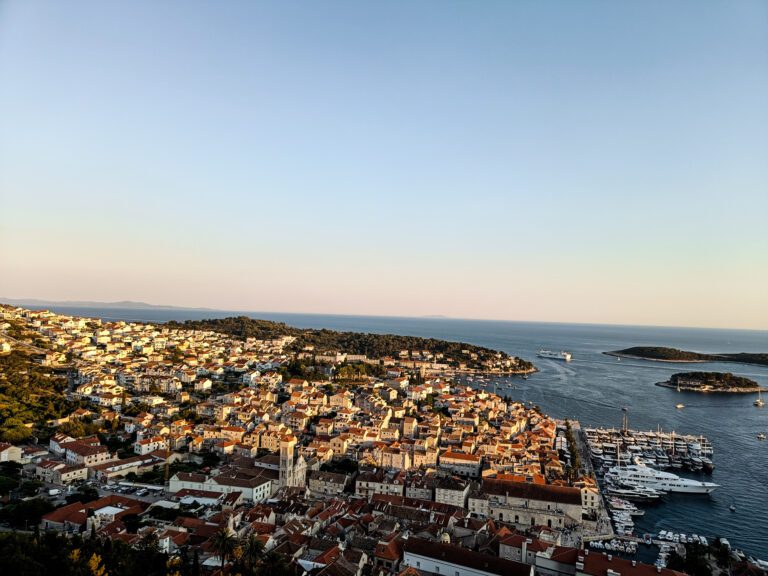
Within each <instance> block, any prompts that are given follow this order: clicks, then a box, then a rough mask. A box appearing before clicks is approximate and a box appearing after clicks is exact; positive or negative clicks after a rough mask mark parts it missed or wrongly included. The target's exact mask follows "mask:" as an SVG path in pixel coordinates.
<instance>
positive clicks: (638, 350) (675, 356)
mask: <svg viewBox="0 0 768 576" xmlns="http://www.w3.org/2000/svg"><path fill="white" fill-rule="evenodd" d="M604 354H607V355H608V356H616V357H619V358H637V359H640V360H654V361H656V362H739V363H741V364H757V365H758V366H768V353H764V352H735V353H722V354H703V353H701V352H689V351H687V350H678V349H677V348H666V347H663V346H635V347H633V348H625V349H624V350H614V351H613V352H604Z"/></svg>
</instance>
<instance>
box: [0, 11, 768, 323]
mask: <svg viewBox="0 0 768 576" xmlns="http://www.w3.org/2000/svg"><path fill="white" fill-rule="evenodd" d="M767 21H768V4H766V3H765V2H759V1H748V0H747V1H744V2H738V3H729V2H711V3H700V2H696V1H693V0H688V1H681V2H676V3H672V4H670V3H665V2H655V1H651V2H642V3H639V2H638V3H634V2H622V3H610V2H603V1H597V0H594V1H586V2H579V3H573V2H566V1H553V2H547V3H541V2H533V1H521V2H514V3H507V2H495V1H488V2H484V3H465V2H453V1H444V2H430V1H426V2H422V3H411V2H401V1H395V2H389V3H386V4H366V3H362V4H361V3H354V2H348V1H340V0H339V1H329V2H324V3H322V4H314V3H285V2H263V3H262V2H260V3H249V2H242V1H233V2H228V3H226V5H225V6H222V5H220V4H219V3H212V2H204V1H196V2H185V3H183V4H182V3H178V2H165V3H161V4H158V3H155V2H149V1H136V2H130V3H121V2H109V3H104V2H96V1H91V0H82V1H74V2H67V3H60V2H53V1H50V0H49V1H45V0H42V1H40V2H23V1H20V0H9V1H6V2H3V3H2V4H0V85H1V86H3V89H2V90H0V126H2V127H3V129H2V130H0V294H3V295H6V296H7V297H11V296H20V297H23V298H36V299H53V300H93V301H107V302H108V301H120V300H126V299H131V300H139V301H145V302H165V303H168V304H169V305H172V306H182V307H192V308H194V307H200V306H202V307H206V308H213V309H217V310H255V311H258V310H262V311H266V310H279V311H281V312H285V313H312V314H342V315H363V316H364V315H377V316H406V317H425V316H434V315H442V316H448V317H452V318H467V319H487V320H511V321H522V322H564V323H588V324H620V325H643V326H675V327H709V328H743V329H753V330H754V329H757V330H765V329H768V297H767V296H766V286H768V162H766V158H768V106H766V105H765V103H766V102H768V56H767V55H768V27H766V26H765V23H766V22H767Z"/></svg>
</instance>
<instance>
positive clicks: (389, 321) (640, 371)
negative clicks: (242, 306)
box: [52, 306, 768, 558]
mask: <svg viewBox="0 0 768 576" xmlns="http://www.w3.org/2000/svg"><path fill="white" fill-rule="evenodd" d="M52 310H53V311H55V312H58V313H62V314H71V315H77V316H91V317H99V318H103V319H105V320H107V319H108V320H116V319H121V320H134V321H146V322H164V321H167V320H180V321H181V320H187V319H189V320H196V319H203V318H216V317H219V318H222V317H226V316H233V315H241V314H242V315H247V316H251V317H253V318H263V319H266V320H275V321H280V322H286V323H288V324H290V325H292V326H297V327H302V328H329V329H332V330H351V331H360V332H374V333H392V334H403V335H410V336H424V337H434V338H443V339H446V340H458V341H463V342H468V343H472V344H477V345H481V346H487V347H490V348H494V349H498V350H503V351H505V352H508V353H510V354H513V355H517V356H521V357H523V358H525V359H527V360H532V361H533V362H534V363H535V364H536V366H537V367H538V368H539V370H540V371H539V372H537V373H536V374H533V375H531V376H530V377H529V378H528V379H527V380H524V379H522V378H514V379H513V380H512V382H513V385H514V387H515V388H508V389H507V390H502V389H499V392H500V393H501V392H504V393H505V394H507V395H509V396H511V397H512V398H514V399H515V400H521V401H531V402H533V403H535V404H537V405H539V406H541V407H542V408H543V409H544V411H545V412H547V413H548V414H550V415H551V416H553V417H555V418H570V419H574V420H579V421H580V422H581V424H582V425H583V426H615V427H619V426H620V425H621V418H622V410H621V409H622V407H626V408H627V409H628V411H629V419H630V427H631V428H633V429H646V430H648V429H652V430H656V429H657V428H662V429H664V430H674V431H676V432H679V433H683V434H696V435H699V434H700V435H704V436H706V437H707V438H709V440H710V441H711V442H712V444H713V446H714V450H715V455H714V462H715V471H714V473H713V474H712V475H711V481H713V482H716V483H718V484H720V488H718V489H717V490H716V491H715V492H714V493H713V494H711V495H705V496H693V495H668V496H666V497H665V501H664V502H663V503H660V504H658V505H655V506H652V507H649V508H648V509H647V510H648V511H647V513H646V515H645V516H644V517H642V518H641V520H640V521H639V522H638V523H637V528H636V530H637V532H638V533H641V534H642V533H643V532H658V531H659V530H662V529H665V530H674V531H675V532H685V533H687V534H691V533H697V534H702V535H707V536H715V535H717V536H723V537H726V538H728V539H729V540H730V542H731V544H732V545H734V546H736V547H739V548H742V549H743V550H744V551H745V552H747V553H748V554H752V555H755V556H758V557H762V558H768V535H767V534H768V515H767V514H766V510H768V443H766V442H760V441H758V440H757V438H756V436H757V434H758V432H768V409H765V408H763V409H760V408H756V407H754V406H753V405H752V402H753V400H754V399H755V397H754V396H753V395H742V394H737V395H725V394H709V395H705V394H696V393H686V392H676V391H675V390H673V389H667V388H661V387H658V386H655V385H654V383H655V382H659V381H662V380H666V379H667V378H668V377H669V375H670V374H672V373H674V372H680V371H686V370H691V369H695V370H703V371H720V372H732V373H734V374H737V375H740V376H747V377H749V378H752V379H753V380H756V381H757V382H759V383H760V384H761V385H763V386H768V367H762V366H752V365H747V364H735V363H716V362H713V363H702V364H695V365H691V364H666V363H656V362H649V361H643V360H630V359H622V360H621V361H617V360H616V359H615V358H613V357H610V356H606V355H604V354H603V352H606V351H610V350H618V349H622V348H627V347H630V346H670V347H675V348H680V349H684V350H692V351H696V352H705V353H707V352H709V353H714V352H768V332H767V331H756V330H716V329H701V328H667V327H649V326H615V325H593V324H557V323H535V322H506V321H484V320H458V319H444V318H398V317H380V316H339V315H321V314H292V313H270V312H237V311H210V310H193V309H137V310H132V309H109V308H82V307H67V306H60V307H53V308H52ZM540 348H548V349H551V350H567V351H569V352H571V353H572V354H573V358H574V359H573V361H572V362H570V363H564V362H561V361H558V360H548V359H542V358H536V351H537V350H538V349H540ZM677 403H683V404H685V408H684V409H682V410H681V409H676V408H675V405H676V404H677ZM692 477H697V476H696V475H693V476H692ZM709 478H710V477H707V479H709ZM700 479H705V478H704V476H701V477H700ZM731 505H733V506H735V507H736V511H735V512H732V511H731V510H730V509H729V507H730V506H731Z"/></svg>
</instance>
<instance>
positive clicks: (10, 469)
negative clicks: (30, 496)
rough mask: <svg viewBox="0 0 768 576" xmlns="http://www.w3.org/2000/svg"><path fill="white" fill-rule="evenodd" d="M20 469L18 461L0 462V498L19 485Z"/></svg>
mask: <svg viewBox="0 0 768 576" xmlns="http://www.w3.org/2000/svg"><path fill="white" fill-rule="evenodd" d="M21 469H22V466H21V464H19V463H18V462H3V463H0V498H2V497H3V496H5V495H6V494H9V493H10V492H12V491H13V490H16V489H18V488H19V486H21Z"/></svg>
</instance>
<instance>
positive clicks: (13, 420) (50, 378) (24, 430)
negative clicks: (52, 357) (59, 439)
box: [0, 350, 78, 444]
mask: <svg viewBox="0 0 768 576" xmlns="http://www.w3.org/2000/svg"><path fill="white" fill-rule="evenodd" d="M66 390H67V379H66V378H65V377H64V376H60V375H57V374H54V373H52V371H51V369H50V368H45V367H43V366H41V365H39V364H37V363H35V362H34V360H33V359H32V357H31V356H30V355H28V354H27V353H26V352H24V351H22V350H13V351H11V353H10V354H5V355H2V356H0V441H4V442H10V443H16V444H18V443H19V442H24V441H26V440H29V439H30V438H31V437H32V435H33V434H34V431H35V428H37V429H42V428H44V427H45V426H46V422H47V421H48V420H51V419H54V418H61V417H62V416H64V415H66V414H69V413H71V412H72V411H73V410H75V409H76V408H77V407H78V405H77V404H76V403H73V402H70V401H68V400H67V399H66Z"/></svg>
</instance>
